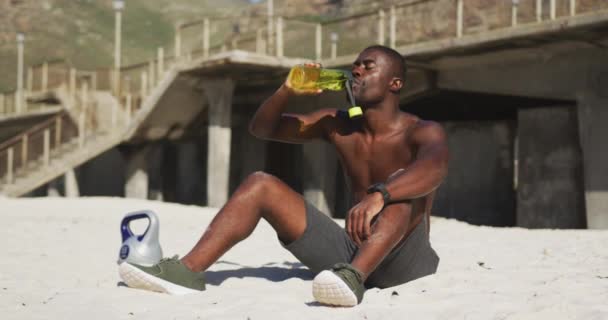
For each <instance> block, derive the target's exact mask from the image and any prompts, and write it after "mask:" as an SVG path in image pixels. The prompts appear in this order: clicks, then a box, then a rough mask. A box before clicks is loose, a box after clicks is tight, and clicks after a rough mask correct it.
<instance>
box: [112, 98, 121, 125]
mask: <svg viewBox="0 0 608 320" xmlns="http://www.w3.org/2000/svg"><path fill="white" fill-rule="evenodd" d="M119 103H120V102H117V103H113V104H112V127H116V123H117V120H116V118H117V117H118V104H119Z"/></svg>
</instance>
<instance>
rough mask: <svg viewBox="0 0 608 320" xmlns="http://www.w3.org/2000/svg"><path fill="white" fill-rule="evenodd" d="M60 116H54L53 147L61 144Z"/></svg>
mask: <svg viewBox="0 0 608 320" xmlns="http://www.w3.org/2000/svg"><path fill="white" fill-rule="evenodd" d="M61 125H62V123H61V116H59V117H57V118H55V148H58V147H59V146H60V145H61Z"/></svg>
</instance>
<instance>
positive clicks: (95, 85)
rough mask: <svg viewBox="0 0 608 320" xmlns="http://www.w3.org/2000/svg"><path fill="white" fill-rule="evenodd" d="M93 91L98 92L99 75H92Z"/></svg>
mask: <svg viewBox="0 0 608 320" xmlns="http://www.w3.org/2000/svg"><path fill="white" fill-rule="evenodd" d="M91 90H93V91H97V73H93V74H92V75H91Z"/></svg>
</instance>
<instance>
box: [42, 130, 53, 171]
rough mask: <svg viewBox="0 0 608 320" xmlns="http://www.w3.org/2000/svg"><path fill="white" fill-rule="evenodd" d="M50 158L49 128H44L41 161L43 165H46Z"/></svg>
mask: <svg viewBox="0 0 608 320" xmlns="http://www.w3.org/2000/svg"><path fill="white" fill-rule="evenodd" d="M50 159H51V130H50V129H46V130H44V151H43V158H42V161H43V163H44V166H45V167H46V166H48V165H49V162H50Z"/></svg>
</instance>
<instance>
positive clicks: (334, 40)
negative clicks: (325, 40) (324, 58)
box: [330, 32, 338, 59]
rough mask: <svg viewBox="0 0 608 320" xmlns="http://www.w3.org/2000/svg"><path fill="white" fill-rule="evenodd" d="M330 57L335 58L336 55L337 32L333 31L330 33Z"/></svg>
mask: <svg viewBox="0 0 608 320" xmlns="http://www.w3.org/2000/svg"><path fill="white" fill-rule="evenodd" d="M330 40H331V58H332V59H336V58H337V57H338V34H337V33H335V32H332V33H331V39H330Z"/></svg>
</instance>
